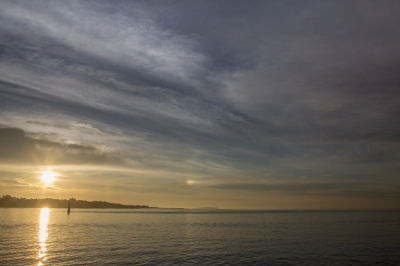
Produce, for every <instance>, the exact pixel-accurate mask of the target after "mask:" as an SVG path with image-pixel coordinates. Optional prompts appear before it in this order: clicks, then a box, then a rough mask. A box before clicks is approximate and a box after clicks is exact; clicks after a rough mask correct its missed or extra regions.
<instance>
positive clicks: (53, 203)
mask: <svg viewBox="0 0 400 266" xmlns="http://www.w3.org/2000/svg"><path fill="white" fill-rule="evenodd" d="M68 203H69V204H71V208H82V209H83V208H86V209H96V208H97V209H144V208H156V207H149V206H147V205H124V204H119V203H111V202H106V201H86V200H77V199H74V198H70V199H69V200H67V199H51V198H45V199H37V198H36V199H26V198H16V197H12V196H10V195H3V196H2V197H1V198H0V208H43V207H48V208H67V207H68Z"/></svg>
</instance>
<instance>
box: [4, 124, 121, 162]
mask: <svg viewBox="0 0 400 266" xmlns="http://www.w3.org/2000/svg"><path fill="white" fill-rule="evenodd" d="M0 147H1V148H0V160H2V161H3V162H8V163H17V164H22V163H24V164H35V165H58V164H77V165H79V164H120V163H122V162H123V160H122V158H120V157H118V156H116V155H111V154H106V153H102V152H101V151H99V150H98V149H96V148H94V147H89V146H82V145H78V144H64V143H58V142H54V141H49V140H45V139H34V138H31V137H28V136H26V134H25V131H23V130H22V129H18V128H0Z"/></svg>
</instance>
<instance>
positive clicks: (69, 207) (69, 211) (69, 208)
mask: <svg viewBox="0 0 400 266" xmlns="http://www.w3.org/2000/svg"><path fill="white" fill-rule="evenodd" d="M67 213H68V215H69V214H70V213H71V206H70V204H69V203H68V210H67Z"/></svg>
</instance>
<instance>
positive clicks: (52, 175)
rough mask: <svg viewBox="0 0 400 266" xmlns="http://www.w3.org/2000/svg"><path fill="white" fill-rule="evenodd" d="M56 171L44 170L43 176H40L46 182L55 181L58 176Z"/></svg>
mask: <svg viewBox="0 0 400 266" xmlns="http://www.w3.org/2000/svg"><path fill="white" fill-rule="evenodd" d="M56 175H57V174H56V173H54V172H52V171H43V172H42V176H41V177H40V178H41V179H42V181H43V182H45V183H46V184H50V183H52V182H53V181H54V179H55V177H56Z"/></svg>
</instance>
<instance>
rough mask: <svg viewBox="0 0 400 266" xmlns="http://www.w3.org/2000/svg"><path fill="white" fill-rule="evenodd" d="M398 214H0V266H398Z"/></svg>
mask: <svg viewBox="0 0 400 266" xmlns="http://www.w3.org/2000/svg"><path fill="white" fill-rule="evenodd" d="M399 247H400V212H398V211H343V212H328V211H326V212H267V211H222V210H87V209H86V210H85V209H81V210H77V209H75V210H72V213H71V214H70V215H69V216H68V215H67V213H66V209H0V265H377V264H384V265H400V255H399V254H400V253H399V252H398V248H399Z"/></svg>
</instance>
